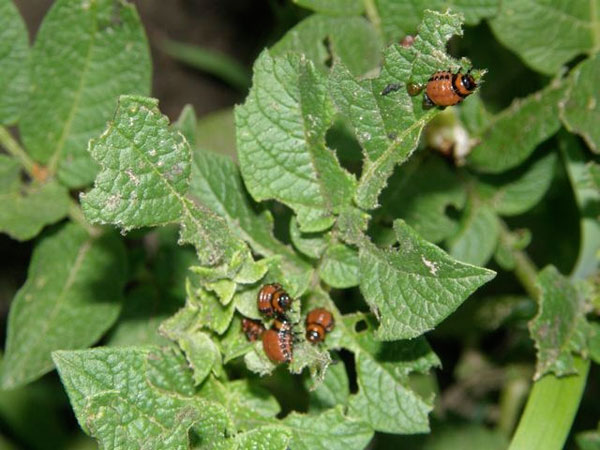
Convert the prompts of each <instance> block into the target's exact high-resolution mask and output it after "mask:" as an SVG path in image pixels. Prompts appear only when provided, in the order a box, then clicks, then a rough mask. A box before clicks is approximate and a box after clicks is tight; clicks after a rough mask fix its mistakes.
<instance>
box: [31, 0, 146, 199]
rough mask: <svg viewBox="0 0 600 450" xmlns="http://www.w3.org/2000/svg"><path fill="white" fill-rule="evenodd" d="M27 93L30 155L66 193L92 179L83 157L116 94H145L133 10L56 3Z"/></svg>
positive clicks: (117, 2)
mask: <svg viewBox="0 0 600 450" xmlns="http://www.w3.org/2000/svg"><path fill="white" fill-rule="evenodd" d="M31 63H32V64H31V67H32V72H31V78H32V80H31V82H32V93H31V97H30V101H29V103H28V106H27V108H26V110H25V111H23V118H22V120H21V122H20V126H21V128H20V131H21V136H22V137H23V142H24V143H25V146H26V148H27V150H28V151H29V153H30V154H31V156H33V158H34V159H35V160H36V161H38V162H40V163H43V164H48V166H49V168H50V170H51V171H54V170H56V169H58V175H59V178H60V180H61V181H62V182H63V183H64V184H67V185H68V186H71V187H79V186H84V185H86V184H88V183H90V182H91V181H92V180H93V179H94V175H95V173H96V171H97V166H96V164H95V163H94V162H93V161H92V159H91V158H90V155H89V153H88V152H87V151H86V145H87V142H88V140H89V139H90V138H91V137H93V136H96V135H98V134H99V133H100V132H101V131H102V129H103V128H104V124H105V123H106V121H107V120H108V119H109V118H110V117H111V115H112V113H113V111H114V107H115V103H116V100H117V98H118V96H119V95H120V94H140V95H147V94H149V93H150V73H151V72H150V71H151V64H150V52H149V48H148V43H147V41H146V36H145V35H144V29H143V27H142V24H141V23H140V18H139V16H138V14H137V12H136V10H135V7H134V6H133V5H131V4H129V3H126V2H124V1H121V0H93V1H87V0H85V1H84V0H60V1H57V2H55V3H54V4H53V6H52V8H51V9H50V11H49V12H48V14H47V15H46V17H45V18H44V21H43V22H42V25H41V27H40V30H39V32H38V34H37V37H36V41H35V45H34V46H33V51H32V55H31Z"/></svg>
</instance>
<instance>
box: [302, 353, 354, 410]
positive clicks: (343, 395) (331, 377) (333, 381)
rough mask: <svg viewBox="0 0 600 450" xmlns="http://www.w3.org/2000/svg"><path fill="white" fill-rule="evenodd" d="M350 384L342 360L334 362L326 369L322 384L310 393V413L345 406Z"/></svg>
mask: <svg viewBox="0 0 600 450" xmlns="http://www.w3.org/2000/svg"><path fill="white" fill-rule="evenodd" d="M349 397H350V384H349V381H348V374H347V373H346V367H345V366H344V363H343V362H342V360H339V359H338V360H335V361H334V363H332V364H331V365H330V366H329V367H328V368H327V373H326V374H325V378H323V382H322V383H321V384H319V385H318V386H317V388H316V389H315V390H314V391H312V392H310V411H311V412H312V411H325V410H327V409H329V408H334V407H335V406H336V405H347V404H348V399H349Z"/></svg>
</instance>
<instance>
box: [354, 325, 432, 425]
mask: <svg viewBox="0 0 600 450" xmlns="http://www.w3.org/2000/svg"><path fill="white" fill-rule="evenodd" d="M357 318H360V316H358V317H357V316H354V317H352V316H351V317H347V318H346V319H345V321H344V322H345V323H344V324H345V326H346V327H348V328H349V329H352V330H353V331H352V334H353V335H354V336H353V339H354V341H353V342H351V343H348V344H346V345H348V346H349V347H350V348H351V349H352V351H353V352H354V353H355V359H356V373H357V384H358V387H359V391H358V393H356V394H354V395H352V396H351V398H350V412H351V415H352V416H354V417H359V418H361V419H363V420H365V421H366V422H367V423H369V424H370V425H371V426H372V427H373V428H374V429H375V430H377V431H383V432H387V433H403V434H411V433H422V432H426V431H429V421H428V418H427V415H428V413H429V412H430V411H431V409H432V408H433V404H432V401H433V398H429V399H425V400H423V399H422V398H420V397H419V396H418V395H417V394H416V393H415V392H414V390H413V389H412V388H411V386H410V374H411V373H413V372H417V373H426V372H427V371H429V369H431V368H432V367H436V366H439V365H440V361H439V359H438V358H437V356H436V355H435V353H433V351H432V350H431V348H430V347H429V344H427V341H426V340H425V338H422V337H421V338H419V339H415V340H412V341H399V342H378V341H376V340H375V339H374V337H373V333H372V332H368V331H363V332H360V333H355V332H354V328H355V326H356V323H357V322H359V321H360V320H357ZM367 323H368V325H369V328H372V327H374V326H376V323H375V321H374V320H368V321H367Z"/></svg>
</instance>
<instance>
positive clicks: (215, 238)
mask: <svg viewBox="0 0 600 450" xmlns="http://www.w3.org/2000/svg"><path fill="white" fill-rule="evenodd" d="M168 125H169V124H168V119H167V118H166V117H165V116H163V115H162V114H160V111H159V110H158V101H157V100H154V99H150V98H144V97H134V96H122V97H121V98H120V100H119V106H118V108H117V112H116V114H115V118H114V120H113V121H112V122H110V123H109V125H108V128H107V129H106V131H105V132H104V133H103V134H102V135H101V136H100V138H98V139H96V140H92V141H90V151H91V154H92V156H93V157H94V159H95V160H97V161H98V162H99V163H100V165H101V166H102V170H101V171H100V173H99V174H98V176H97V178H96V182H95V184H94V188H93V189H92V190H91V191H90V192H88V193H87V194H82V195H81V203H82V207H83V211H84V213H85V215H86V217H87V219H88V220H90V221H91V222H94V223H102V224H106V223H111V224H115V225H118V226H120V227H121V228H122V229H123V230H129V229H132V228H139V227H143V226H156V225H166V224H168V223H173V222H178V221H180V222H181V235H180V240H181V242H182V243H191V244H193V245H194V247H196V251H197V252H198V257H199V258H200V261H201V262H202V263H204V264H208V265H214V264H217V263H219V262H221V261H222V260H224V261H225V262H226V263H228V262H230V261H231V259H232V258H234V256H235V255H236V254H239V253H240V252H243V251H244V250H245V249H244V246H243V245H242V243H241V242H239V241H238V240H236V239H235V238H234V237H233V236H232V235H231V234H230V232H229V230H228V228H227V226H226V224H225V223H224V221H223V220H222V219H221V218H220V217H218V216H216V215H215V214H214V213H212V212H211V211H210V210H208V209H207V208H206V207H204V206H203V205H200V204H193V203H192V202H191V201H190V200H188V199H187V198H185V194H186V192H187V190H188V183H189V176H190V170H191V169H190V150H189V146H188V144H187V142H186V141H185V139H184V138H183V136H181V134H179V133H177V132H174V131H172V130H171V129H170V128H169V126H168ZM240 262H241V260H240Z"/></svg>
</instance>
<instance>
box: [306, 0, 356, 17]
mask: <svg viewBox="0 0 600 450" xmlns="http://www.w3.org/2000/svg"><path fill="white" fill-rule="evenodd" d="M294 3H296V4H297V5H300V6H303V7H304V8H307V9H312V10H313V11H316V12H320V13H323V14H330V15H332V16H359V15H361V14H362V12H363V10H364V4H363V2H362V1H361V0H294Z"/></svg>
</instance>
